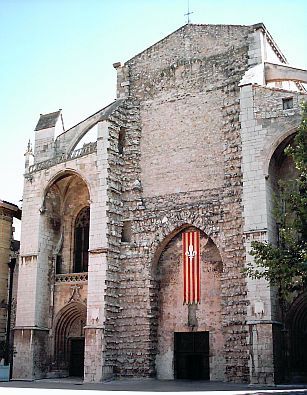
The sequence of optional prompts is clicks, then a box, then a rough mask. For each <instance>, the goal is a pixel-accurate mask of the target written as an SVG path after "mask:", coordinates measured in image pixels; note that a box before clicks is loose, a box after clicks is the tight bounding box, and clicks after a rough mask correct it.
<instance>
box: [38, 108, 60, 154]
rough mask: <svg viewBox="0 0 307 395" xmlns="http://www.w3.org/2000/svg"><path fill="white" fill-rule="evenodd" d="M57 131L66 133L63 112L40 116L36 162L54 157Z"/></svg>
mask: <svg viewBox="0 0 307 395" xmlns="http://www.w3.org/2000/svg"><path fill="white" fill-rule="evenodd" d="M56 129H60V132H62V131H64V127H63V121H62V115H61V110H59V111H56V112H52V113H49V114H40V117H39V120H38V123H37V125H36V127H35V129H34V130H35V145H34V154H35V162H41V161H43V160H47V159H50V158H52V157H53V150H54V136H55V131H56Z"/></svg>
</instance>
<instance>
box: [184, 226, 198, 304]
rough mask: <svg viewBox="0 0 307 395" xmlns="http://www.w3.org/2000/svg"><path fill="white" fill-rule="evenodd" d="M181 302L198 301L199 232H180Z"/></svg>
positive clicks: (190, 302)
mask: <svg viewBox="0 0 307 395" xmlns="http://www.w3.org/2000/svg"><path fill="white" fill-rule="evenodd" d="M182 251H183V254H182V255H183V304H192V303H195V304H197V303H200V233H199V232H198V231H192V232H184V233H183V234H182Z"/></svg>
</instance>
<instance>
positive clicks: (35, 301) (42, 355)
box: [13, 173, 49, 380]
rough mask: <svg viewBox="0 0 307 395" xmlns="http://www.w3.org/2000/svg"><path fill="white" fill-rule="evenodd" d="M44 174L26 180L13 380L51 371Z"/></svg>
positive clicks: (31, 378) (33, 377)
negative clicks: (43, 207) (43, 208)
mask: <svg viewBox="0 0 307 395" xmlns="http://www.w3.org/2000/svg"><path fill="white" fill-rule="evenodd" d="M44 183H45V175H44V174H38V173H37V174H35V176H33V178H32V179H30V178H25V184H24V192H23V209H24V214H23V218H22V223H21V244H20V264H19V277H18V289H17V311H16V324H15V329H14V351H15V352H14V364H13V378H14V379H26V380H33V379H36V378H42V377H44V376H45V372H46V370H47V369H48V362H49V361H48V360H47V350H48V333H49V328H48V316H49V278H48V270H49V253H48V234H46V231H45V229H46V228H45V221H46V219H45V217H44V213H43V210H40V209H41V205H42V195H41V186H42V185H44Z"/></svg>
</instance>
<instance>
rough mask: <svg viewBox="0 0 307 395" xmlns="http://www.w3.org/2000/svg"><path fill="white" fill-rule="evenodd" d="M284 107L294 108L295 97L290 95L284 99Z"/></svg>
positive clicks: (286, 108)
mask: <svg viewBox="0 0 307 395" xmlns="http://www.w3.org/2000/svg"><path fill="white" fill-rule="evenodd" d="M282 108H283V110H290V109H291V108H293V98H292V97H288V98H286V99H282Z"/></svg>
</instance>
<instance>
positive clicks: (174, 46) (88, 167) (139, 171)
mask: <svg viewBox="0 0 307 395" xmlns="http://www.w3.org/2000/svg"><path fill="white" fill-rule="evenodd" d="M113 67H114V69H115V70H114V72H116V73H117V87H116V92H117V94H116V96H117V97H116V100H115V101H114V102H112V103H110V104H109V105H108V106H107V107H105V108H102V109H101V110H99V111H98V112H97V113H95V114H93V115H91V116H90V117H88V118H87V119H85V120H80V122H79V123H78V124H77V125H75V126H73V127H72V128H70V129H68V130H64V127H63V122H62V121H63V120H62V113H61V111H60V110H59V111H55V112H50V113H48V114H41V115H40V117H39V119H38V122H37V124H36V127H35V132H34V133H35V138H34V139H35V142H34V147H33V150H32V148H31V146H30V145H29V146H28V149H27V152H26V154H25V175H24V192H23V207H22V221H21V224H22V225H21V243H20V255H19V265H18V288H17V296H16V297H17V308H16V319H15V322H14V329H13V332H14V333H13V335H14V336H13V337H14V350H13V353H12V354H13V355H12V358H13V360H12V364H13V372H12V375H13V379H24V380H33V379H38V378H52V377H67V376H80V377H83V378H84V381H85V382H101V381H103V380H105V379H107V378H111V377H157V378H158V379H167V380H170V379H203V380H212V381H228V382H238V383H261V384H264V383H266V384H272V383H278V382H281V381H283V380H285V377H286V376H287V377H290V378H291V377H292V378H295V377H296V378H297V377H306V376H307V359H306V353H305V355H304V353H303V351H304V349H306V347H307V343H306V335H305V337H304V328H305V330H306V325H307V319H306V317H307V314H306V311H307V300H306V299H307V297H306V294H304V293H303V294H300V295H298V296H297V298H296V299H295V300H294V301H293V305H292V306H291V308H290V311H289V317H291V319H290V318H289V319H288V320H286V332H287V347H288V355H289V360H288V364H287V369H285V363H284V355H285V352H284V350H285V347H286V346H285V335H284V332H285V329H284V327H283V323H282V320H281V311H280V307H279V305H278V303H277V298H276V292H275V291H274V289H272V288H271V287H269V285H268V283H267V282H266V281H265V280H264V279H260V280H252V279H250V278H248V277H246V276H245V275H244V274H243V272H242V269H243V268H244V267H245V266H246V264H247V263H249V262H251V261H252V259H253V258H252V256H251V255H250V250H251V242H252V241H253V240H260V241H269V242H272V243H275V242H276V238H277V232H276V223H275V219H274V216H273V196H274V194H276V192H278V188H279V187H278V180H280V179H287V178H289V177H291V176H293V174H294V172H295V169H294V165H293V163H292V162H291V160H290V159H289V158H288V157H287V156H285V155H284V149H285V147H286V146H287V145H289V144H290V143H291V141H292V140H293V137H294V135H295V133H296V130H297V127H298V125H299V123H300V119H301V114H300V103H301V102H302V101H303V100H306V98H307V93H306V90H305V88H304V83H307V71H305V70H301V69H297V68H295V67H292V66H291V65H289V64H288V63H287V60H286V57H285V56H284V54H283V53H282V52H281V51H280V50H279V48H278V46H277V44H276V43H275V41H274V39H273V38H272V36H271V35H270V33H269V32H268V30H267V29H266V27H265V26H264V25H263V24H262V23H259V24H255V25H250V26H242V25H197V24H187V25H184V26H182V27H181V28H179V29H178V30H176V31H175V32H173V33H172V34H170V35H169V36H167V37H165V38H163V39H162V40H161V41H159V42H157V43H155V44H153V45H152V46H151V47H149V48H147V49H145V50H144V51H143V52H141V53H139V54H137V55H136V56H134V57H133V58H132V59H130V60H127V61H126V62H125V63H120V62H117V63H114V64H113ZM51 110H54V109H51ZM88 136H92V137H91V139H87V140H86V138H87V137H88Z"/></svg>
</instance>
